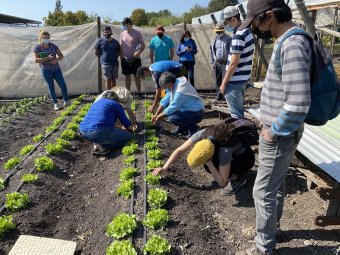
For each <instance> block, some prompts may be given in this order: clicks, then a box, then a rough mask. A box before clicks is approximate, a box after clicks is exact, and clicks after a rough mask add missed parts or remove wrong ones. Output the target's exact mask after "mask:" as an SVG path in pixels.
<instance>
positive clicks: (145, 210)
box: [143, 108, 148, 246]
mask: <svg viewBox="0 0 340 255" xmlns="http://www.w3.org/2000/svg"><path fill="white" fill-rule="evenodd" d="M144 116H146V108H145V109H144ZM144 119H145V118H144ZM143 138H144V169H143V170H144V173H143V174H144V194H143V201H144V202H143V205H144V208H143V213H144V218H145V217H146V214H147V211H148V207H147V193H148V185H147V183H146V180H145V177H146V175H147V170H146V147H145V144H146V130H145V122H144V137H143ZM146 241H147V229H146V226H144V231H143V245H144V246H145V244H146Z"/></svg>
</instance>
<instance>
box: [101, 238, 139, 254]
mask: <svg viewBox="0 0 340 255" xmlns="http://www.w3.org/2000/svg"><path fill="white" fill-rule="evenodd" d="M117 254H122V255H123V254H124V255H137V251H136V250H135V248H134V247H133V245H132V243H131V242H130V241H129V240H123V241H118V240H116V241H114V242H113V243H112V244H111V245H110V246H109V247H107V248H106V255H117Z"/></svg>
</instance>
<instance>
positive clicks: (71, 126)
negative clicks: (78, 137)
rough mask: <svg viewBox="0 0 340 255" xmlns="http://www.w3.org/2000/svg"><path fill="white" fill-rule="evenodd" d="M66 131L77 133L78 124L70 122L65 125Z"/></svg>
mask: <svg viewBox="0 0 340 255" xmlns="http://www.w3.org/2000/svg"><path fill="white" fill-rule="evenodd" d="M67 129H70V130H73V131H76V132H77V131H78V130H79V124H78V123H75V122H70V123H68V124H67Z"/></svg>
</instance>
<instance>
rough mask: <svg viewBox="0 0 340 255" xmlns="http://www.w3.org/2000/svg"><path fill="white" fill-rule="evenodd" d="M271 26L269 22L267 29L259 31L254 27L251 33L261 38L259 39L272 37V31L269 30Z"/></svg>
mask: <svg viewBox="0 0 340 255" xmlns="http://www.w3.org/2000/svg"><path fill="white" fill-rule="evenodd" d="M271 27H272V24H271V23H270V26H269V29H268V30H267V31H261V30H260V29H259V28H258V27H255V28H254V29H253V33H254V35H256V36H257V37H258V38H261V39H270V38H273V35H272V32H271V31H270V28H271Z"/></svg>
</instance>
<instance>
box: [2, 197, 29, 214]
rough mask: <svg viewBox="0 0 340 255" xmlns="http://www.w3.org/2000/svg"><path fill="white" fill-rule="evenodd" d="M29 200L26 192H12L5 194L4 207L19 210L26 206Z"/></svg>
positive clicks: (13, 210) (14, 210)
mask: <svg viewBox="0 0 340 255" xmlns="http://www.w3.org/2000/svg"><path fill="white" fill-rule="evenodd" d="M29 202H30V200H29V197H28V194H26V193H19V192H13V193H8V194H6V204H5V207H6V208H7V209H9V210H11V211H12V212H16V211H19V210H21V209H24V208H26V207H27V205H28V203H29Z"/></svg>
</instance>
